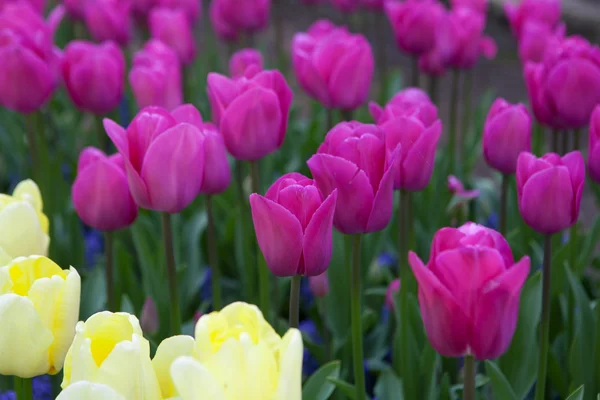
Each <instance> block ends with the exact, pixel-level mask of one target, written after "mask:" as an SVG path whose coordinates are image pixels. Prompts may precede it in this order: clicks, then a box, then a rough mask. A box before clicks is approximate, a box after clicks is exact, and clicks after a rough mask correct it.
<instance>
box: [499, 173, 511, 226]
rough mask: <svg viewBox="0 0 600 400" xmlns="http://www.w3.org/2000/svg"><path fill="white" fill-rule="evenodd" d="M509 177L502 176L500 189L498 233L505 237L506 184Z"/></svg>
mask: <svg viewBox="0 0 600 400" xmlns="http://www.w3.org/2000/svg"><path fill="white" fill-rule="evenodd" d="M509 182H510V176H509V175H508V174H502V189H501V191H500V233H501V234H502V236H505V235H506V217H507V215H506V214H507V211H508V184H509Z"/></svg>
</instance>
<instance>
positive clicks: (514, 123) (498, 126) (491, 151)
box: [483, 98, 531, 174]
mask: <svg viewBox="0 0 600 400" xmlns="http://www.w3.org/2000/svg"><path fill="white" fill-rule="evenodd" d="M523 151H531V117H530V116H529V111H527V108H526V107H525V106H524V105H523V104H515V105H512V104H509V103H507V102H506V101H505V100H504V99H501V98H498V99H496V101H494V104H492V107H491V108H490V111H489V113H488V116H487V119H486V120H485V126H484V128H483V155H484V157H485V160H486V161H487V163H488V164H489V165H490V166H491V167H492V168H495V169H497V170H498V171H500V172H501V173H503V174H514V173H515V171H516V170H517V158H518V157H519V154H520V153H521V152H523Z"/></svg>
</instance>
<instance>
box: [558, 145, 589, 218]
mask: <svg viewBox="0 0 600 400" xmlns="http://www.w3.org/2000/svg"><path fill="white" fill-rule="evenodd" d="M562 161H563V163H564V164H565V166H566V167H567V169H568V170H569V175H570V176H571V183H572V185H573V193H575V203H574V204H573V221H572V222H573V223H575V222H576V221H577V219H578V218H579V207H580V206H581V194H582V193H583V185H584V183H585V160H584V159H583V156H582V155H581V153H580V152H579V151H572V152H570V153H568V154H566V155H565V156H563V158H562Z"/></svg>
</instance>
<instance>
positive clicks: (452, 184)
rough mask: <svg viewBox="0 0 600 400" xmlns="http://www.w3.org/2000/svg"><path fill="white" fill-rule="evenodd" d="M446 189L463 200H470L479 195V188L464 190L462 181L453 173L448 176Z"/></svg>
mask: <svg viewBox="0 0 600 400" xmlns="http://www.w3.org/2000/svg"><path fill="white" fill-rule="evenodd" d="M447 186H448V190H449V191H450V192H451V193H452V194H453V195H455V196H457V197H459V198H460V199H462V200H463V201H464V200H472V199H476V198H477V197H479V194H480V190H479V189H475V190H466V189H465V186H464V185H463V183H462V182H461V181H460V179H458V178H457V177H456V176H454V175H450V176H448V185H447Z"/></svg>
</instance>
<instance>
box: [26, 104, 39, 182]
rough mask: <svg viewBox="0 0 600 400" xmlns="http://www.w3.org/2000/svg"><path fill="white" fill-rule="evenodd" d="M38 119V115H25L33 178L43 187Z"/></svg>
mask: <svg viewBox="0 0 600 400" xmlns="http://www.w3.org/2000/svg"><path fill="white" fill-rule="evenodd" d="M36 117H37V114H27V115H25V133H26V134H27V144H28V146H29V157H31V176H32V177H33V180H34V181H35V182H36V183H37V184H38V185H40V186H41V185H42V184H43V182H40V151H39V147H38V139H37V129H36V123H35V118H36Z"/></svg>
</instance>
